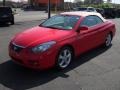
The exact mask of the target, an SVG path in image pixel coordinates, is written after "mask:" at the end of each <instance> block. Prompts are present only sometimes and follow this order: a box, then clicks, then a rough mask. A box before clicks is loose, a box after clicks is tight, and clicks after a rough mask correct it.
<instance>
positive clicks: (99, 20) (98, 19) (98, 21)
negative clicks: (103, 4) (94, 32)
mask: <svg viewBox="0 0 120 90" xmlns="http://www.w3.org/2000/svg"><path fill="white" fill-rule="evenodd" d="M94 18H95V19H96V20H97V24H100V23H103V20H102V19H101V18H99V17H98V16H95V17H94Z"/></svg>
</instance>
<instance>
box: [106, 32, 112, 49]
mask: <svg viewBox="0 0 120 90" xmlns="http://www.w3.org/2000/svg"><path fill="white" fill-rule="evenodd" d="M111 45H112V35H111V33H109V34H108V35H107V36H106V39H105V44H104V46H105V47H110V46H111Z"/></svg>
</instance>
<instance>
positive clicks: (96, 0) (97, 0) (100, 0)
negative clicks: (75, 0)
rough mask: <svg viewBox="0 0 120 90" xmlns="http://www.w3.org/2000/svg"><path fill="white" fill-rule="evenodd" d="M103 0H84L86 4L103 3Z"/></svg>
mask: <svg viewBox="0 0 120 90" xmlns="http://www.w3.org/2000/svg"><path fill="white" fill-rule="evenodd" d="M102 3H103V0H84V4H102Z"/></svg>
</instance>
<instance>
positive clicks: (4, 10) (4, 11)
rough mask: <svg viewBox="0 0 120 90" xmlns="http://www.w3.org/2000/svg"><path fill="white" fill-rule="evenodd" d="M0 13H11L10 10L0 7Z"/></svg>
mask: <svg viewBox="0 0 120 90" xmlns="http://www.w3.org/2000/svg"><path fill="white" fill-rule="evenodd" d="M0 13H12V10H11V9H10V8H8V7H0Z"/></svg>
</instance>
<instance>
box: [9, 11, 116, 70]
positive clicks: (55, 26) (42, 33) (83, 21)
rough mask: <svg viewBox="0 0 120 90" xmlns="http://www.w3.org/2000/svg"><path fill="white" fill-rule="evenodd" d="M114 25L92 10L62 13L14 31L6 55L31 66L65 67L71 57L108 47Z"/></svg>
mask: <svg viewBox="0 0 120 90" xmlns="http://www.w3.org/2000/svg"><path fill="white" fill-rule="evenodd" d="M115 30H116V29H115V24H114V23H113V22H111V21H108V20H105V19H104V18H103V17H102V16H101V15H100V14H99V13H96V12H65V13H61V14H59V15H55V16H53V17H51V18H50V19H47V20H46V21H44V22H43V23H41V24H40V25H39V26H36V27H33V28H31V29H28V30H26V31H24V32H22V33H19V34H17V35H16V36H15V37H14V38H13V39H12V40H11V42H10V45H9V55H10V57H11V58H12V60H13V61H15V62H16V63H17V64H20V65H23V66H25V67H27V68H31V69H48V68H51V67H57V68H58V69H65V68H66V67H68V66H69V65H70V63H71V61H72V60H73V58H74V57H76V56H78V55H80V54H81V53H84V52H86V51H88V50H90V49H93V48H95V47H97V46H100V45H102V44H104V46H106V47H109V46H110V45H111V41H112V39H113V37H114V35H115Z"/></svg>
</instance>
